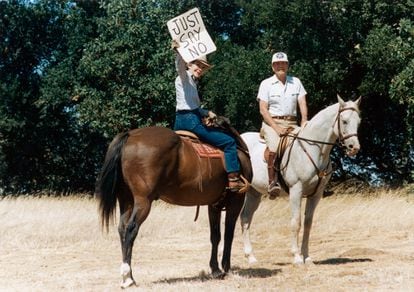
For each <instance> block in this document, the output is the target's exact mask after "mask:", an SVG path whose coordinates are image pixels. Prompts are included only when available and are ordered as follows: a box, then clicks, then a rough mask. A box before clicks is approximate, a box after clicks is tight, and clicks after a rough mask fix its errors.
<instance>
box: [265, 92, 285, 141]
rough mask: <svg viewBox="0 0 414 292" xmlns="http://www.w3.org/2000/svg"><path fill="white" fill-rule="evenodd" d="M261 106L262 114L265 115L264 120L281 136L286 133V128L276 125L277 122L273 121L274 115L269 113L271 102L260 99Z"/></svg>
mask: <svg viewBox="0 0 414 292" xmlns="http://www.w3.org/2000/svg"><path fill="white" fill-rule="evenodd" d="M259 108H260V114H261V115H262V117H263V120H264V121H265V123H266V124H268V125H269V126H271V127H272V129H273V130H275V132H276V133H277V134H278V135H279V136H280V135H281V134H284V133H285V131H286V130H285V129H284V128H282V127H280V126H278V125H276V123H275V122H274V121H273V119H272V116H271V115H270V113H269V104H268V103H267V102H265V101H263V100H261V99H259Z"/></svg>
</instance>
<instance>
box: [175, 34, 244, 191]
mask: <svg viewBox="0 0 414 292" xmlns="http://www.w3.org/2000/svg"><path fill="white" fill-rule="evenodd" d="M178 46H179V44H178V42H177V41H174V40H173V41H172V44H171V47H172V49H173V50H174V51H175V53H176V60H175V67H176V70H177V73H178V76H177V78H176V79H175V92H176V101H177V104H176V116H175V124H174V130H187V131H190V132H193V133H194V134H196V135H197V136H198V137H199V139H200V140H202V141H204V142H206V143H209V144H211V145H213V146H216V147H218V148H220V149H222V150H223V151H224V161H225V166H226V172H227V174H228V180H229V186H228V189H229V190H230V191H233V192H239V191H240V190H241V189H245V187H246V185H245V183H243V182H242V180H241V179H240V163H239V161H238V157H237V144H236V141H235V139H234V138H233V137H232V136H230V135H229V134H227V133H224V132H222V131H221V130H219V129H216V128H212V127H209V125H210V124H209V123H211V122H212V121H213V120H214V119H215V118H216V114H215V113H213V112H212V111H209V110H206V109H203V108H201V107H200V106H201V102H200V95H199V93H198V82H199V80H200V78H201V76H202V75H203V74H204V73H205V72H206V71H207V70H208V69H210V68H211V65H210V64H208V62H207V58H206V57H205V56H203V57H200V58H199V59H197V60H194V61H192V62H190V63H188V64H187V63H186V62H185V61H184V60H183V58H182V57H181V55H180V54H179V53H178V51H177V48H178ZM203 119H205V120H207V124H204V123H203Z"/></svg>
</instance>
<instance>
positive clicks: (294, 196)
mask: <svg viewBox="0 0 414 292" xmlns="http://www.w3.org/2000/svg"><path fill="white" fill-rule="evenodd" d="M289 204H290V211H291V219H290V229H291V233H292V242H291V251H292V254H293V263H294V264H303V257H302V255H301V254H300V250H299V231H300V227H301V214H300V213H301V204H302V190H301V188H300V187H296V186H294V187H291V188H290V190H289Z"/></svg>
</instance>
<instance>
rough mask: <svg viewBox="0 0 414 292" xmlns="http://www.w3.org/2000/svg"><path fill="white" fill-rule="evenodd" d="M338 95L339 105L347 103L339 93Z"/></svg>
mask: <svg viewBox="0 0 414 292" xmlns="http://www.w3.org/2000/svg"><path fill="white" fill-rule="evenodd" d="M336 97H337V98H338V102H339V105H340V106H341V107H343V106H344V105H345V101H344V100H343V99H342V98H341V97H340V96H339V94H336Z"/></svg>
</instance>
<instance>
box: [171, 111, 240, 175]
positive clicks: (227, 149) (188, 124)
mask: <svg viewBox="0 0 414 292" xmlns="http://www.w3.org/2000/svg"><path fill="white" fill-rule="evenodd" d="M174 130H187V131H190V132H193V133H194V134H196V135H197V136H198V137H199V138H200V140H201V141H203V142H206V143H208V144H210V145H213V146H216V147H218V148H220V149H221V150H223V151H224V162H225V164H226V171H227V173H231V172H239V171H240V164H239V160H238V158H237V144H236V140H234V138H233V137H232V136H230V135H229V134H226V133H224V132H222V131H220V130H219V129H216V128H209V127H206V126H204V125H203V124H202V122H201V115H200V113H199V111H198V110H194V111H185V112H184V113H180V112H177V113H176V115H175V123H174Z"/></svg>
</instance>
